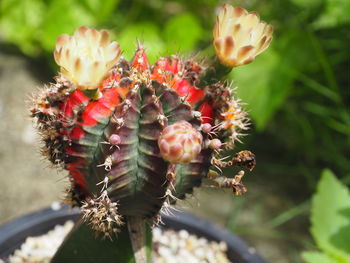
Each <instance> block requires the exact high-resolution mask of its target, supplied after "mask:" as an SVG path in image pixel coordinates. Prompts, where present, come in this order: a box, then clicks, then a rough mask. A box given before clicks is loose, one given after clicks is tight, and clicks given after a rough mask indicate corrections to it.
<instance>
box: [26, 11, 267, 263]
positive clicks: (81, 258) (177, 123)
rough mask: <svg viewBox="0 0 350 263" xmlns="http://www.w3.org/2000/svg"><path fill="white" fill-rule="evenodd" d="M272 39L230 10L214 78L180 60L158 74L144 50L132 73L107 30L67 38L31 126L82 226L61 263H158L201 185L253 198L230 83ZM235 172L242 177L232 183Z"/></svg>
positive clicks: (172, 59) (221, 27)
mask: <svg viewBox="0 0 350 263" xmlns="http://www.w3.org/2000/svg"><path fill="white" fill-rule="evenodd" d="M271 35H272V27H271V26H269V25H267V24H266V23H262V22H260V21H259V18H258V17H257V15H256V14H255V13H248V12H247V11H246V10H244V9H242V8H233V7H231V6H229V5H224V7H223V9H222V10H221V11H220V14H219V16H218V18H217V21H216V24H215V27H214V46H215V51H216V55H217V58H216V59H215V60H214V62H209V63H205V64H206V65H212V66H209V67H205V66H204V65H205V64H201V63H199V62H196V61H195V59H194V58H180V57H178V56H175V55H173V56H169V57H161V58H159V59H158V60H157V61H156V62H155V63H154V64H153V65H150V63H149V61H148V58H147V55H146V52H145V49H144V48H143V47H142V45H141V44H140V43H138V47H137V50H136V52H135V56H134V58H133V59H132V60H131V61H130V62H128V61H126V60H125V59H124V58H122V57H121V50H120V47H119V45H118V44H117V43H116V42H111V41H110V39H109V35H108V32H107V31H105V30H100V31H98V30H96V29H92V28H88V27H86V26H82V27H80V28H78V29H77V30H76V31H75V32H74V34H73V36H69V35H66V34H64V35H61V36H59V37H58V39H57V43H56V49H55V51H54V57H55V60H56V62H57V64H58V65H59V66H60V72H59V74H58V76H57V77H56V78H55V81H54V83H51V84H50V85H48V86H46V87H44V88H43V89H41V90H40V91H39V92H38V93H37V94H36V95H34V96H33V106H32V107H31V116H32V117H33V119H34V120H35V123H36V125H37V129H38V131H39V133H40V134H41V136H42V142H43V147H42V153H43V154H44V156H46V157H47V158H48V159H49V160H50V161H51V162H52V164H53V165H54V166H57V167H59V168H61V169H65V170H67V171H68V174H69V180H70V186H69V187H68V189H67V196H66V201H67V202H68V203H69V204H71V205H72V206H77V207H80V209H81V212H82V216H81V220H80V221H79V222H78V223H77V225H76V227H75V228H74V229H73V231H72V232H71V233H70V235H69V236H68V237H67V239H66V240H65V241H64V243H63V244H62V246H61V248H60V249H59V251H58V252H57V254H56V255H55V257H54V259H53V260H52V262H54V263H56V262H67V263H70V262H72V263H73V262H84V263H86V262H105V263H109V262H123V263H145V262H149V261H150V249H151V234H150V233H151V227H150V225H152V224H153V223H157V222H158V221H159V220H160V212H161V211H166V210H167V209H168V207H169V206H170V204H172V203H175V202H176V200H178V199H184V198H186V196H187V195H189V194H192V192H193V189H194V188H195V187H199V186H200V185H201V183H202V181H203V180H204V179H206V180H207V182H212V185H213V186H215V187H218V188H229V189H231V190H232V191H233V193H234V194H236V195H238V194H243V193H245V192H246V191H247V189H246V187H245V186H244V185H243V183H242V179H243V175H244V174H245V172H244V170H247V171H251V170H252V169H253V168H254V166H255V163H256V162H255V156H254V154H252V153H251V152H249V151H241V152H239V153H237V154H235V155H233V156H232V157H230V156H227V153H228V151H232V150H234V149H235V145H236V143H237V142H240V139H241V138H242V136H243V135H244V133H245V132H246V130H247V129H248V126H249V120H248V118H247V113H246V112H245V111H244V110H243V108H242V104H241V102H240V101H239V100H238V99H236V98H235V94H234V93H233V92H232V87H231V86H227V85H226V83H225V82H223V81H222V78H223V77H224V76H225V75H226V74H227V73H228V72H230V71H231V69H232V68H233V67H235V66H239V65H243V64H247V63H250V62H251V61H252V60H253V59H254V58H255V56H257V55H258V54H259V53H261V52H262V51H263V50H264V49H266V48H267V46H268V44H269V43H270V41H271ZM237 37H238V38H239V37H242V41H240V40H239V39H237ZM235 38H236V39H235ZM243 40H244V41H243ZM245 44H246V45H245ZM231 166H236V167H239V168H241V169H243V170H240V171H239V172H238V173H237V174H236V175H234V176H230V177H226V176H224V175H223V173H222V170H223V169H225V168H227V167H231ZM75 242H76V243H77V244H75ZM122 252H124V253H127V254H126V255H122Z"/></svg>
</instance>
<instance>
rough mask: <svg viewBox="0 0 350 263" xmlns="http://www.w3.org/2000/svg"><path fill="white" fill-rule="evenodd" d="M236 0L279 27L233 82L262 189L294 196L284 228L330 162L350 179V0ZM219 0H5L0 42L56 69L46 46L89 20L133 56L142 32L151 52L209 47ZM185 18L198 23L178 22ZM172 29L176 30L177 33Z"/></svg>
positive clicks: (304, 204) (278, 219) (0, 17)
mask: <svg viewBox="0 0 350 263" xmlns="http://www.w3.org/2000/svg"><path fill="white" fill-rule="evenodd" d="M231 3H232V4H234V5H240V6H243V7H245V8H247V9H249V10H257V11H258V12H259V13H260V14H261V16H262V17H264V19H265V20H267V21H271V23H272V24H273V25H274V26H275V38H274V41H273V43H272V45H271V47H270V49H269V51H267V52H266V53H265V54H262V55H261V57H260V58H258V59H256V61H255V62H254V63H253V64H252V65H250V66H249V68H248V67H247V68H246V67H241V68H238V69H237V70H236V72H235V73H232V74H233V77H234V79H235V84H237V86H241V87H244V89H239V90H238V93H239V96H240V97H242V99H243V100H244V101H245V102H247V104H248V105H247V109H248V110H250V116H251V117H252V118H253V129H255V130H253V131H251V132H250V133H251V136H249V137H247V138H245V142H246V145H247V142H248V147H249V145H251V149H252V150H254V151H255V152H256V153H257V156H258V163H259V165H258V166H257V169H256V171H257V172H256V173H257V174H259V175H263V176H256V177H254V179H252V181H253V180H254V181H258V184H259V185H262V188H263V187H264V186H266V184H269V185H274V184H275V185H279V187H278V188H279V189H281V192H282V193H283V194H284V195H286V196H284V197H281V198H288V200H291V203H292V204H294V205H295V207H292V208H291V209H290V210H288V211H281V214H280V216H281V217H279V216H276V220H275V221H273V222H277V223H278V224H277V223H274V224H273V225H274V228H273V229H274V230H277V232H278V235H277V236H280V234H281V233H280V231H281V228H280V226H281V225H283V224H284V225H285V223H286V222H290V221H293V220H291V219H294V218H295V217H296V216H297V215H300V214H303V213H305V211H307V210H308V207H309V205H308V201H307V200H308V199H309V195H310V193H311V192H312V191H313V190H314V189H315V185H316V182H317V181H318V177H319V176H318V175H319V174H320V172H321V170H322V169H323V167H330V168H331V169H332V170H333V171H334V172H335V173H336V174H338V175H341V179H342V181H343V182H344V183H345V184H347V185H348V184H349V182H350V171H349V160H348V158H347V156H349V134H350V125H349V102H350V99H349V96H350V95H349V80H348V72H349V66H348V65H349V62H350V55H349V52H348V43H349V40H350V39H349V36H350V34H349V23H350V21H349V16H348V13H349V10H350V6H349V5H350V4H349V1H346V0H337V1H332V0H325V1H323V0H307V1H301V0H286V1H283V0H272V1H271V0H269V1H267V0H259V1H257V0H251V1H231ZM218 5H219V3H218V2H217V1H210V0H206V1H167V2H165V1H157V0H152V1H147V2H145V1H113V0H112V1H104V4H103V6H102V5H101V3H100V1H73V0H64V1H59V0H56V1H54V0H47V1H43V0H41V1H40V0H36V1H34V0H27V1H20V0H17V1H16V0H3V1H1V3H0V8H1V9H0V12H1V14H0V36H1V38H2V40H3V41H6V47H5V46H4V45H2V46H1V47H2V48H8V44H9V43H12V45H14V46H15V47H16V48H18V49H19V50H21V52H22V53H24V54H26V55H27V56H30V57H32V58H34V59H35V60H37V59H40V62H43V61H44V62H45V63H50V64H51V65H52V68H54V67H55V66H54V64H53V63H52V59H51V55H49V53H50V52H51V50H52V48H53V46H54V42H55V38H56V36H57V35H58V34H60V33H63V32H68V33H72V32H73V30H74V29H75V28H76V27H77V26H78V25H81V24H86V25H90V26H96V27H98V28H113V33H114V34H115V36H116V37H117V38H118V40H121V41H120V43H121V46H122V48H123V49H124V50H126V51H125V56H126V57H128V58H130V57H131V52H132V50H133V49H134V46H133V45H131V44H130V43H135V42H134V39H135V37H136V36H138V37H140V36H141V39H142V40H143V41H145V43H146V44H145V46H147V47H151V46H152V47H155V48H149V50H147V51H149V53H150V57H151V60H152V59H154V58H155V57H156V56H158V55H165V54H170V53H172V52H174V51H178V50H179V51H189V50H195V49H196V48H198V49H199V48H202V47H207V46H209V45H210V44H211V43H210V39H211V30H210V29H211V22H212V21H213V16H212V17H209V16H208V14H211V10H214V9H215V7H217V6H218ZM62 8H64V10H65V12H62V11H61V10H62ZM27 10H31V11H30V12H27ZM58 18H60V23H58V22H57V21H58ZM181 21H185V22H182V23H183V24H184V25H188V24H191V25H192V26H191V27H189V26H181V30H178V31H176V30H174V27H175V26H174V25H175V24H176V25H181ZM179 28H180V26H179ZM190 28H192V29H190ZM189 30H192V31H189ZM170 34H173V35H174V37H173V39H171V40H170V39H169V35H170ZM178 34H179V35H178ZM180 34H183V35H184V36H186V37H185V39H186V41H185V42H182V41H178V40H177V39H183V37H181V38H180ZM174 39H175V40H174ZM187 41H188V42H187ZM52 72H53V70H52ZM51 74H52V73H51ZM48 79H49V77H48ZM247 179H248V180H249V178H247ZM296 193H297V194H296ZM243 203H244V202H243ZM234 212H237V211H234ZM290 212H292V213H290ZM233 214H234V213H233ZM303 226H304V229H306V228H305V225H303ZM234 229H235V230H237V231H239V228H237V227H234ZM278 238H279V237H278Z"/></svg>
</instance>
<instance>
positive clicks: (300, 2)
mask: <svg viewBox="0 0 350 263" xmlns="http://www.w3.org/2000/svg"><path fill="white" fill-rule="evenodd" d="M291 2H292V3H294V4H295V5H297V6H299V7H301V8H314V7H315V6H318V5H320V4H322V3H323V0H291Z"/></svg>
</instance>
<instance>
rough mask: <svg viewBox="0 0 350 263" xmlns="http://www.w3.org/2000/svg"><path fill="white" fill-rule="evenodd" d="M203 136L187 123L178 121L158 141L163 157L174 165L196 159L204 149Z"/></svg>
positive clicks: (166, 128)
mask: <svg viewBox="0 0 350 263" xmlns="http://www.w3.org/2000/svg"><path fill="white" fill-rule="evenodd" d="M202 140H203V138H202V135H201V134H200V132H199V131H197V130H196V129H195V128H193V126H192V125H191V124H190V123H188V122H187V121H178V122H176V123H174V124H173V125H169V126H167V127H165V128H164V130H163V132H162V135H161V136H160V137H159V139H158V146H159V149H160V154H161V155H162V157H163V158H164V159H165V160H167V161H169V162H170V163H174V164H184V163H189V162H191V160H192V159H194V158H196V157H197V155H198V154H199V153H200V151H201V149H202Z"/></svg>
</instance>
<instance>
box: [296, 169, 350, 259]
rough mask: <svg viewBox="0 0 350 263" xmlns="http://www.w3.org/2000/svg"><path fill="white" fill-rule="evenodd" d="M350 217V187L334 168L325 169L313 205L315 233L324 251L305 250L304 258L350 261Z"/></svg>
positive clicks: (312, 221) (318, 243)
mask: <svg viewBox="0 0 350 263" xmlns="http://www.w3.org/2000/svg"><path fill="white" fill-rule="evenodd" d="M330 193H331V194H330ZM349 220H350V193H349V190H348V189H347V187H345V185H343V184H342V183H341V182H340V181H339V180H338V179H337V178H336V177H335V175H334V174H333V173H332V172H331V171H330V170H324V171H323V173H322V176H321V180H320V182H319V183H318V186H317V192H316V193H315V194H314V196H313V198H312V205H311V233H312V236H313V238H314V240H315V242H316V245H317V248H318V249H320V250H321V251H322V252H318V251H308V252H304V253H303V258H304V260H305V261H306V262H308V263H323V262H324V263H349V262H350V247H349V244H350V226H349Z"/></svg>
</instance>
